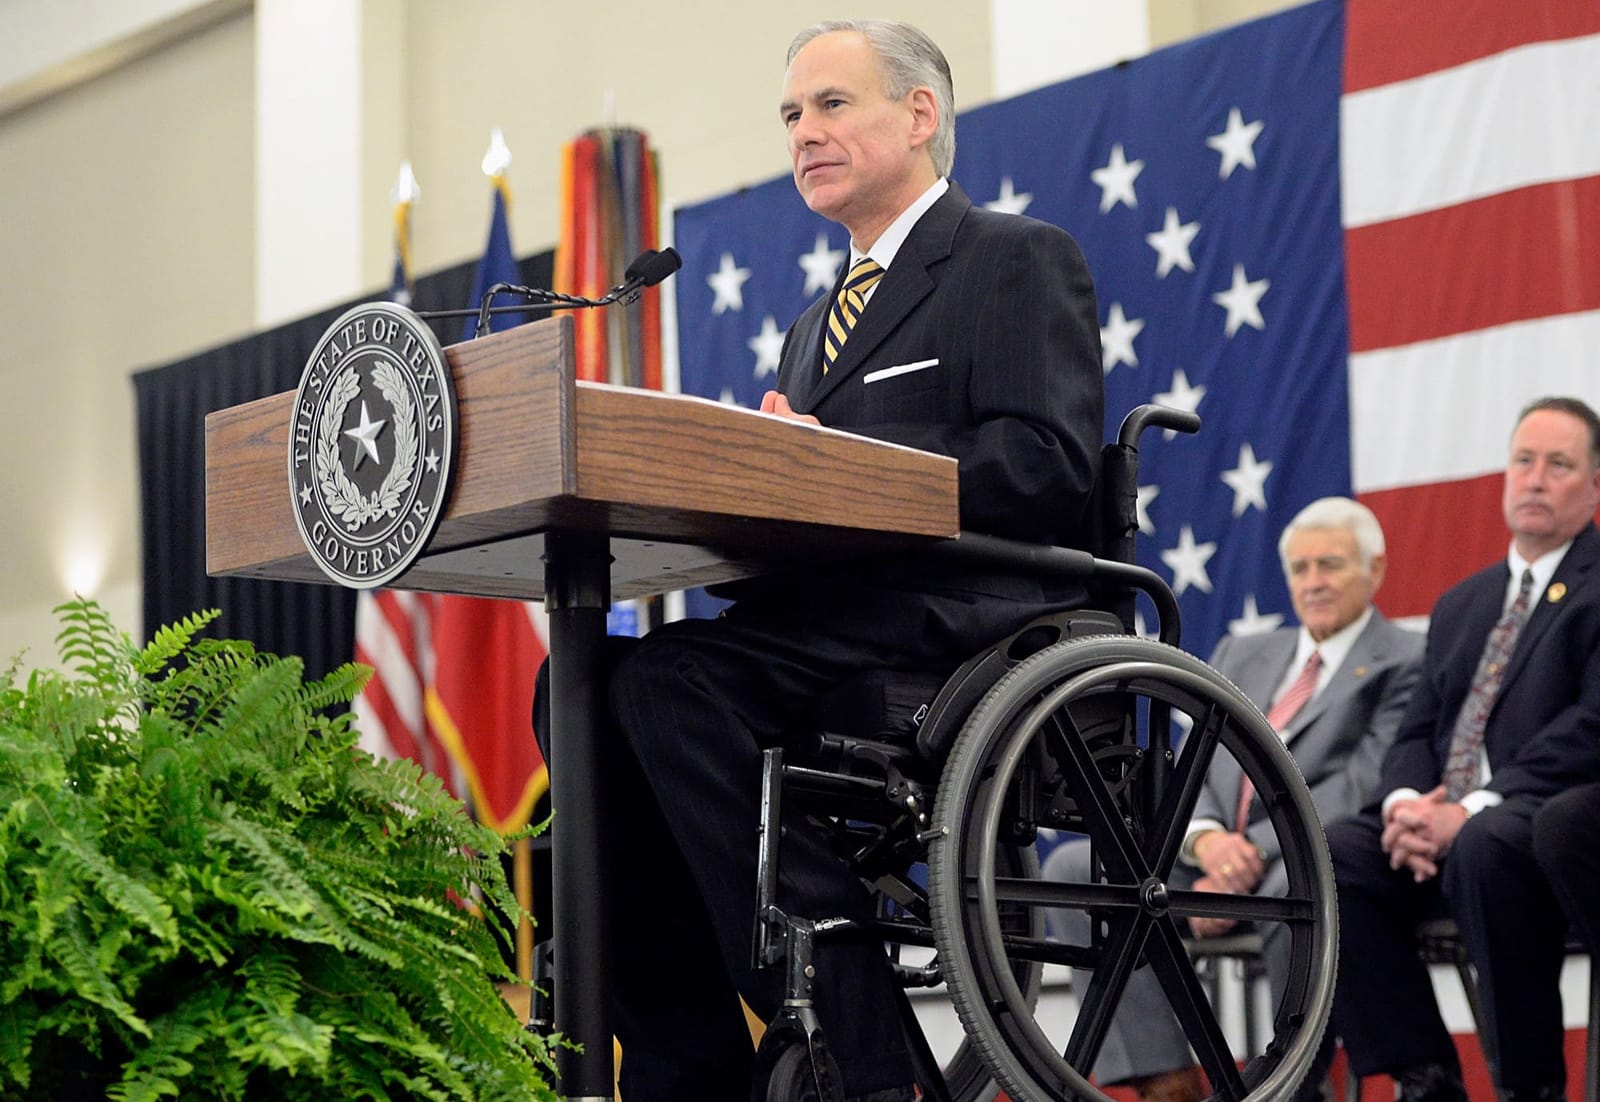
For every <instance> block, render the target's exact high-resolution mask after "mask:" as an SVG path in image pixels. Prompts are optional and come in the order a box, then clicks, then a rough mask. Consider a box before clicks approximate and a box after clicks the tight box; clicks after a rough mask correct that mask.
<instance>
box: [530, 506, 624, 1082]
mask: <svg viewBox="0 0 1600 1102" xmlns="http://www.w3.org/2000/svg"><path fill="white" fill-rule="evenodd" d="M544 560H545V573H544V577H545V609H546V611H547V612H548V613H549V615H550V761H549V763H548V765H549V769H550V804H551V809H552V811H554V813H555V822H554V824H553V826H552V830H553V831H554V846H553V848H552V853H551V908H552V912H553V918H554V920H555V930H554V931H553V938H554V940H555V945H556V948H555V998H556V1014H555V1019H556V1028H557V1029H558V1030H560V1031H561V1032H563V1033H564V1034H566V1035H567V1036H568V1037H570V1038H571V1039H572V1040H574V1041H576V1042H578V1043H579V1044H580V1045H582V1046H583V1050H582V1051H581V1052H572V1051H571V1050H569V1049H561V1050H559V1051H558V1052H557V1054H556V1065H557V1070H558V1071H559V1073H560V1077H561V1085H560V1090H561V1093H562V1096H563V1097H564V1098H566V1099H569V1100H570V1102H609V1100H610V1099H611V1098H612V1097H613V1095H614V1093H615V1088H614V1086H613V1084H614V1082H615V1076H614V1071H613V1068H612V1056H611V1021H610V1016H609V1015H608V1014H607V1012H606V960H605V951H604V940H603V937H602V931H603V930H604V929H605V925H604V923H605V915H606V909H605V908H606V885H605V882H604V880H603V878H602V877H601V876H600V872H599V870H600V868H601V867H602V866H601V860H600V858H601V846H602V844H603V827H604V816H605V793H604V791H603V789H602V785H601V775H600V746H601V739H600V737H599V730H598V728H599V724H600V723H601V722H602V721H603V720H602V717H603V716H604V714H605V711H604V709H605V694H606V686H605V671H604V669H603V667H602V665H601V651H602V648H603V647H604V645H605V633H606V611H607V610H608V609H609V608H610V606H611V577H610V575H611V553H610V547H609V543H608V541H607V539H606V537H605V536H604V535H592V534H588V533H561V532H552V533H549V534H548V535H547V536H546V537H545V555H544Z"/></svg>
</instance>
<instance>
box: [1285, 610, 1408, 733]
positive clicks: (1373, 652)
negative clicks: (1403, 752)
mask: <svg viewBox="0 0 1600 1102" xmlns="http://www.w3.org/2000/svg"><path fill="white" fill-rule="evenodd" d="M1385 622H1386V621H1385V620H1384V619H1383V614H1382V613H1379V612H1377V611H1374V612H1373V614H1372V619H1370V620H1368V621H1367V626H1366V627H1364V628H1362V629H1361V634H1360V635H1359V636H1357V637H1356V641H1355V642H1354V643H1352V644H1351V645H1350V650H1349V653H1347V654H1346V655H1345V656H1344V661H1343V662H1341V663H1340V664H1339V668H1338V669H1336V670H1334V671H1333V676H1332V677H1331V678H1329V679H1328V684H1327V685H1326V686H1324V687H1323V690H1322V691H1321V692H1320V693H1318V694H1317V695H1316V696H1314V697H1312V698H1311V699H1310V700H1309V701H1307V702H1306V706H1305V707H1304V708H1301V709H1300V711H1299V713H1298V714H1296V716H1295V717H1294V719H1292V720H1290V721H1289V728H1288V730H1286V731H1285V732H1284V733H1283V738H1284V741H1285V742H1293V741H1294V738H1295V736H1296V735H1298V734H1300V732H1301V731H1303V730H1305V729H1306V728H1307V727H1309V726H1311V724H1313V723H1315V722H1316V720H1317V719H1318V718H1319V717H1320V716H1321V715H1322V714H1323V713H1325V712H1326V711H1327V710H1328V709H1329V708H1331V707H1333V706H1334V705H1335V704H1338V703H1340V702H1342V701H1344V700H1345V699H1347V698H1348V697H1351V696H1354V695H1355V693H1356V690H1357V689H1359V688H1360V687H1361V683H1362V682H1363V681H1365V680H1366V678H1367V674H1368V672H1369V671H1370V670H1371V669H1372V667H1373V666H1374V665H1375V664H1377V663H1378V662H1379V661H1381V660H1382V659H1383V656H1384V653H1385V648H1384V647H1383V645H1382V644H1381V643H1380V642H1379V641H1378V636H1379V635H1381V634H1382V632H1383V627H1382V625H1383V624H1384V623H1385Z"/></svg>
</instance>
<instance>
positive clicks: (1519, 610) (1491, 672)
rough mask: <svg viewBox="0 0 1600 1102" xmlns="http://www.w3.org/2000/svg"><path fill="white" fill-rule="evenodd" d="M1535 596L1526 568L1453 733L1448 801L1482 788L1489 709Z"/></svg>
mask: <svg viewBox="0 0 1600 1102" xmlns="http://www.w3.org/2000/svg"><path fill="white" fill-rule="evenodd" d="M1532 596H1533V571H1531V570H1524V571H1523V572H1522V580H1521V582H1519V583H1518V585H1517V598H1516V600H1514V601H1512V602H1511V607H1510V608H1508V609H1506V611H1505V613H1504V615H1502V616H1501V617H1500V621H1499V622H1498V623H1497V624H1495V626H1494V630H1493V631H1491V632H1489V638H1488V639H1486V640H1484V643H1483V654H1482V656H1480V657H1479V659H1478V669H1477V672H1476V673H1474V674H1473V676H1472V685H1471V687H1470V688H1469V689H1468V690H1467V698H1466V699H1465V700H1464V701H1462V702H1461V711H1459V712H1457V713H1456V723H1455V728H1454V729H1453V730H1452V731H1451V733H1450V752H1449V754H1448V756H1447V757H1446V758H1445V766H1444V777H1443V780H1444V785H1445V799H1447V800H1455V801H1459V800H1460V799H1461V797H1463V796H1465V795H1466V794H1467V793H1468V792H1474V791H1476V790H1477V789H1478V788H1479V783H1478V782H1479V778H1480V777H1482V776H1483V761H1482V759H1483V732H1484V729H1485V728H1486V727H1487V726H1488V725H1489V712H1490V711H1492V710H1493V708H1494V698H1495V696H1496V695H1497V694H1498V693H1499V692H1500V682H1501V681H1502V680H1504V678H1505V675H1506V663H1507V662H1510V661H1511V652H1512V651H1513V650H1515V649H1516V645H1517V636H1519V635H1521V634H1522V625H1523V624H1525V623H1527V621H1528V605H1529V603H1530V599H1531V598H1532Z"/></svg>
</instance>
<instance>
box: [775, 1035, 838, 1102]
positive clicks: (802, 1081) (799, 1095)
mask: <svg viewBox="0 0 1600 1102" xmlns="http://www.w3.org/2000/svg"><path fill="white" fill-rule="evenodd" d="M822 1058H823V1059H824V1060H825V1061H827V1064H828V1067H827V1071H828V1072H829V1073H830V1074H831V1075H832V1082H834V1083H837V1082H839V1069H838V1066H837V1065H835V1064H834V1062H833V1057H832V1056H830V1055H828V1054H827V1053H823V1056H822ZM766 1102H830V1100H829V1099H826V1098H824V1097H823V1096H822V1092H821V1091H819V1090H818V1089H817V1075H816V1072H815V1070H814V1069H813V1068H812V1066H811V1050H810V1049H809V1048H808V1047H807V1046H806V1044H805V1042H804V1041H803V1040H801V1039H796V1040H794V1041H791V1042H790V1043H789V1044H787V1045H785V1046H784V1048H783V1051H782V1052H780V1053H778V1058H777V1059H776V1060H775V1061H773V1064H772V1073H771V1074H770V1075H768V1076H767V1091H766Z"/></svg>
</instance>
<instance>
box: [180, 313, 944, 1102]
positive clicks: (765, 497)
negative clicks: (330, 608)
mask: <svg viewBox="0 0 1600 1102" xmlns="http://www.w3.org/2000/svg"><path fill="white" fill-rule="evenodd" d="M445 354H446V357H447V358H448V359H449V362H450V367H451V371H452V374H453V376H454V379H455V387H456V398H457V403H458V409H459V431H460V435H459V440H460V449H459V455H458V457H457V460H456V469H455V478H454V488H453V490H452V491H451V495H450V500H449V504H448V506H447V508H446V511H445V515H444V518H443V520H442V521H441V522H440V524H439V527H438V530H437V531H436V532H435V533H434V536H433V539H432V540H431V541H430V543H429V544H428V546H427V548H426V549H425V551H424V553H423V554H422V556H421V557H420V558H419V559H418V560H417V561H416V562H415V563H414V564H413V565H412V566H411V568H410V569H409V570H408V571H407V572H406V573H405V574H404V575H402V576H401V577H400V578H399V579H398V581H397V582H396V585H397V586H398V587H400V588H407V589H421V590H432V591H436V592H442V593H461V594H471V595H476V596H486V597H518V598H541V599H543V600H544V601H545V602H546V606H547V608H548V611H549V614H550V640H549V644H550V662H551V667H550V674H551V710H552V719H551V747H550V759H551V760H550V777H551V804H552V807H553V809H554V810H555V812H556V815H557V821H556V827H555V845H554V853H553V865H552V880H553V883H552V911H553V915H554V925H555V928H554V931H553V936H554V937H555V938H556V939H557V950H556V954H555V962H556V976H555V996H556V1027H557V1028H558V1029H560V1030H562V1031H563V1032H564V1033H565V1034H566V1035H567V1036H568V1037H571V1038H572V1039H573V1040H575V1041H578V1042H579V1043H581V1044H582V1046H583V1051H582V1053H581V1054H574V1053H571V1052H568V1051H566V1050H563V1051H562V1052H561V1054H560V1058H561V1079H562V1090H563V1093H564V1095H565V1096H566V1097H567V1098H569V1099H575V1100H576V1099H582V1100H584V1102H590V1100H596V1102H598V1100H601V1099H610V1098H611V1097H612V1091H613V1088H612V1083H613V1073H612V1048H611V1027H610V1023H609V1019H608V1015H607V1013H606V1008H605V999H604V991H605V967H606V961H605V960H604V956H603V952H602V946H601V944H600V939H599V931H600V930H601V929H602V927H603V922H602V918H603V916H604V914H605V906H606V891H605V885H604V884H602V883H599V882H598V880H597V878H596V876H595V874H594V870H596V869H597V868H598V867H599V859H598V854H599V845H600V832H599V830H598V829H597V824H598V823H599V822H600V821H602V819H603V816H604V814H605V811H604V800H605V792H604V789H603V785H602V771H601V762H600V760H599V756H598V753H597V751H598V746H599V742H598V739H596V738H595V736H594V724H595V721H596V717H598V716H599V715H601V714H602V708H603V704H604V691H605V686H604V684H603V678H602V675H601V671H600V669H599V667H598V664H597V659H598V654H599V651H600V648H601V645H602V642H603V640H604V636H605V617H606V612H607V610H608V609H609V608H610V605H611V601H612V599H613V597H615V598H619V599H620V598H627V597H641V596H648V595H651V594H655V593H661V592H665V591H668V590H674V589H685V588H690V587H693V586H699V585H707V584H711V583H714V582H719V581H728V580H731V579H735V578H739V577H747V576H751V575H755V574H760V573H767V572H771V571H774V570H781V569H783V568H785V567H787V566H791V565H798V564H802V563H803V564H806V565H815V564H816V563H818V562H819V561H822V560H825V559H828V558H844V557H849V556H855V555H863V554H870V553H874V552H884V551H892V550H894V549H896V548H906V547H913V546H918V545H926V544H930V543H935V542H938V541H941V540H948V539H952V538H954V537H955V536H956V535H957V534H958V529H959V522H958V517H957V506H956V464H955V461H954V460H953V459H949V458H946V457H942V456H936V455H931V454H928V453H926V452H920V451H916V450H914V449H911V448H904V447H900V446H897V445H894V444H886V443H882V442H879V441H874V440H868V439H865V438H863V437H859V436H852V435H849V434H848V433H843V432H837V431H834V430H830V429H823V428H817V427H815V426H811V425H806V424H802V423H799V422H795V421H788V420H784V419H780V418H776V417H771V416H767V415H764V414H760V413H756V412H753V411H750V410H745V409H740V408H736V407H732V406H725V405H721V404H719V403H716V402H711V401H707V400H705V399H700V398H688V397H682V396H677V395H665V394H659V393H655V392H651V391H642V390H635V389H629V388H624V387H613V386H607V385H604V384H600V383H585V382H577V381H575V379H574V370H573V363H574V359H573V323H572V319H571V318H570V317H558V318H553V319H550V320H547V321H541V322H536V323H533V324H530V325H524V326H520V327H518V328H515V329H511V330H507V331H506V332H503V333H499V334H496V335H495V336H491V337H485V338H482V339H480V340H475V341H470V342H467V343H463V344H458V345H453V346H451V347H449V348H447V349H446V350H445ZM293 404H294V394H293V393H292V392H289V393H284V394H277V395H273V396H272V397H269V398H263V399H260V400H258V401H255V402H249V403H246V404H244V405H240V406H235V407H233V408H231V409H226V410H221V411H219V412H216V413H213V414H211V415H210V416H208V417H207V418H206V569H207V571H208V572H209V573H210V574H212V575H236V576H241V577H250V578H265V579H278V580H283V581H298V582H326V583H329V584H332V583H331V581H330V579H329V578H328V577H327V576H326V575H325V574H323V573H322V571H321V570H320V569H319V568H318V567H317V565H316V563H315V562H314V561H313V560H312V558H311V556H310V554H309V553H308V552H307V551H306V548H305V545H304V543H303V542H302V539H301V536H300V533H299V530H298V528H297V526H296V523H295V518H294V513H293V509H292V504H291V498H290V489H289V479H288V446H289V430H290V424H291V419H292V409H293ZM753 831H754V824H752V844H754V834H753ZM751 888H752V891H754V885H751Z"/></svg>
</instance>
